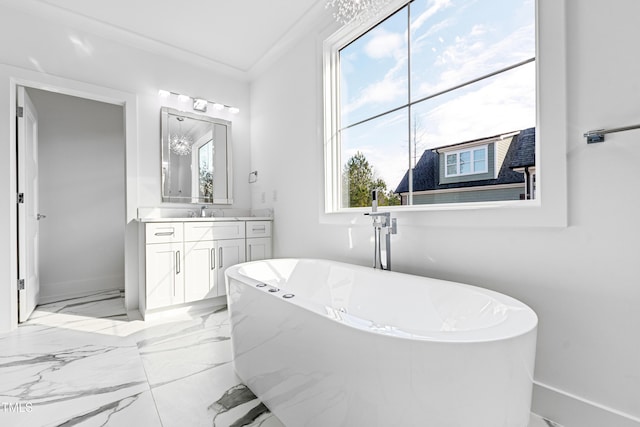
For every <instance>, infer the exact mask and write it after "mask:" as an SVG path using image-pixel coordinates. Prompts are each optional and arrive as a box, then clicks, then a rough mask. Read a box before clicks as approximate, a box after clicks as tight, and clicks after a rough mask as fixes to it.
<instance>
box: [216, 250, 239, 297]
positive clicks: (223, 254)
mask: <svg viewBox="0 0 640 427" xmlns="http://www.w3.org/2000/svg"><path fill="white" fill-rule="evenodd" d="M216 245H217V246H218V274H217V276H216V290H217V294H216V295H218V296H220V295H226V294H227V289H226V286H225V277H224V272H225V270H226V269H227V267H231V266H232V265H236V264H240V263H241V262H244V261H245V247H244V239H229V240H218V241H217V243H216Z"/></svg>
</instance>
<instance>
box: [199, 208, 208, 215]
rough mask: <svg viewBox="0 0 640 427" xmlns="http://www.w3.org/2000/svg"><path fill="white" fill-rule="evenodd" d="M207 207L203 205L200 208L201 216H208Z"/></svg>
mask: <svg viewBox="0 0 640 427" xmlns="http://www.w3.org/2000/svg"><path fill="white" fill-rule="evenodd" d="M205 209H207V207H206V206H202V207H201V208H200V216H201V217H202V218H204V217H205V216H207V213H206V212H205Z"/></svg>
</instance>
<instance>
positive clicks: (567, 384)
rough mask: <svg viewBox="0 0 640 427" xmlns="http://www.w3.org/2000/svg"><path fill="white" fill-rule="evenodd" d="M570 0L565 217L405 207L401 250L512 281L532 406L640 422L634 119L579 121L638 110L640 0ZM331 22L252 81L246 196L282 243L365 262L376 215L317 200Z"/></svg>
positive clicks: (290, 252)
mask: <svg viewBox="0 0 640 427" xmlns="http://www.w3.org/2000/svg"><path fill="white" fill-rule="evenodd" d="M545 1H557V0H545ZM566 6H567V7H566V15H567V23H566V36H567V43H568V45H567V52H568V57H567V61H568V62H567V76H566V77H567V81H568V87H567V88H566V90H567V96H568V120H567V121H566V123H564V128H565V129H566V135H568V137H567V141H566V144H567V178H568V182H567V186H568V188H567V190H568V200H567V204H568V212H569V215H568V224H569V225H568V227H562V228H542V227H477V226H466V227H436V226H429V225H424V226H418V225H408V224H409V223H412V224H416V223H417V221H415V218H416V216H420V217H421V219H420V222H422V223H424V224H428V223H429V218H430V215H431V213H430V212H423V213H421V214H413V215H411V216H410V215H409V214H401V213H399V214H397V217H398V234H397V235H395V236H393V238H392V247H393V263H394V266H395V269H396V270H398V271H403V272H409V273H415V274H419V275H425V276H432V277H438V278H445V279H451V280H455V281H461V282H466V283H470V284H474V285H480V286H484V287H487V288H491V289H494V290H497V291H500V292H504V293H506V294H509V295H512V296H514V297H516V298H519V299H520V300H522V301H524V302H525V303H527V304H529V305H530V306H531V307H532V308H533V309H534V310H535V311H536V312H537V314H538V316H539V333H538V351H537V363H536V372H535V380H536V382H537V386H536V389H535V397H534V410H535V411H536V412H538V413H540V414H541V415H544V416H547V417H549V418H550V419H553V420H556V421H558V422H560V423H563V424H565V426H566V427H591V426H593V427H596V426H598V427H599V426H604V425H607V426H616V427H623V426H625V427H626V426H635V427H638V426H640V339H638V337H640V309H639V305H640V285H639V283H640V282H639V280H638V273H639V270H638V261H639V259H638V258H639V255H640V249H638V238H639V236H640V221H639V215H640V192H639V191H638V190H637V180H638V177H637V173H636V167H637V166H636V165H637V163H638V160H639V159H640V141H639V139H640V131H630V132H625V133H619V134H614V135H609V136H607V141H606V142H605V143H604V144H601V145H591V146H588V145H587V144H586V143H585V139H584V138H583V137H582V134H583V133H584V132H585V131H588V130H591V129H594V128H596V129H597V128H599V127H617V126H625V125H631V124H635V123H638V122H640V102H639V101H638V100H639V98H638V94H640V90H639V89H640V77H638V76H640V59H639V57H638V55H635V54H634V52H636V51H637V41H638V40H639V39H640V26H638V25H637V16H639V15H640V2H637V1H635V0H619V1H617V2H614V4H612V3H611V2H609V1H608V0H591V1H589V2H584V1H580V0H567V1H566ZM323 25H326V22H325V23H323V24H319V25H318V27H317V28H316V31H313V29H310V30H309V34H308V35H307V37H306V38H305V39H304V40H302V41H301V42H300V43H298V44H297V46H295V47H293V48H292V49H290V50H289V52H288V53H286V54H285V56H284V57H283V58H281V59H280V61H279V62H278V63H277V64H275V65H273V66H272V67H271V68H270V69H269V70H268V71H266V72H265V73H264V74H262V75H261V76H259V77H258V78H257V79H255V81H253V82H252V86H251V108H252V113H251V114H252V122H251V132H252V135H253V136H254V137H253V138H252V169H254V170H258V171H259V181H258V183H256V184H253V186H252V200H253V203H254V207H255V208H260V207H273V208H274V210H275V230H276V231H275V242H274V250H275V255H276V256H278V257H287V256H292V257H326V258H330V259H336V260H344V261H352V262H355V263H358V264H363V265H369V264H370V263H371V252H372V244H371V235H372V230H371V227H370V224H369V223H368V222H364V221H362V220H361V219H360V218H359V216H356V215H353V216H352V217H348V218H342V219H340V220H335V221H327V220H326V216H324V215H323V214H322V211H323V209H324V205H323V204H324V200H323V136H322V113H321V109H322V98H321V93H322V91H321V90H322V80H321V79H322V67H321V62H320V55H321V48H320V40H321V38H322V37H323V35H326V31H325V30H324V29H323ZM542 30H543V31H544V28H543V29H542ZM560 42H561V41H560ZM551 79H552V80H553V76H552V77H551ZM542 84H543V85H546V84H552V83H550V82H542ZM544 89H545V88H544V87H542V88H541V90H544ZM548 89H549V88H548V87H547V90H548ZM546 99H547V100H548V101H547V102H549V103H553V102H554V99H553V96H551V97H548V98H546ZM551 107H552V106H551V105H550V104H547V105H541V106H540V108H541V109H543V110H545V111H546V110H547V109H549V108H551ZM552 137H553V138H557V143H559V144H562V143H564V142H565V141H563V139H564V138H565V135H564V134H562V133H561V134H558V135H553V136H552ZM547 141H551V143H555V142H553V141H552V138H549V137H548V138H547ZM541 173H544V166H542V167H541ZM557 185H565V184H564V183H563V182H559V183H557ZM274 192H276V194H277V200H275V201H274V200H273V197H272V195H273V194H274ZM263 194H264V202H263V201H262V200H263ZM469 215H473V214H472V213H470V214H469ZM470 218H472V216H470ZM410 219H411V220H410ZM329 222H333V223H334V224H330V223H329Z"/></svg>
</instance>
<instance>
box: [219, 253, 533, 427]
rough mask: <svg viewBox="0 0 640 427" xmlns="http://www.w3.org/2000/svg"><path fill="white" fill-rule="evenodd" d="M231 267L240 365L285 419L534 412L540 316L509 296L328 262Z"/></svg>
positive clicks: (306, 421) (508, 424) (313, 422)
mask: <svg viewBox="0 0 640 427" xmlns="http://www.w3.org/2000/svg"><path fill="white" fill-rule="evenodd" d="M226 274H227V287H228V289H227V292H228V302H229V311H230V318H231V328H232V348H233V356H234V362H233V363H234V367H235V370H236V372H237V374H238V376H239V377H240V378H241V379H242V380H243V381H244V383H245V384H247V386H248V387H249V388H250V389H251V390H252V391H253V392H254V393H255V394H256V395H257V396H258V397H259V398H260V400H261V401H262V402H264V403H265V404H266V405H267V407H269V409H271V411H272V412H273V413H275V414H276V416H278V418H279V419H280V420H282V422H283V423H284V424H285V425H287V426H292V427H297V426H318V427H320V426H322V427H326V426H332V427H337V426H367V427H373V426H380V427H382V426H384V427H388V426H403V427H405V426H425V425H429V426H438V427H448V426H452V427H453V426H456V427H526V426H527V424H528V422H529V415H530V414H529V411H530V404H531V392H532V378H533V366H534V357H535V345H536V327H537V317H536V315H535V313H534V312H533V311H532V310H531V309H530V308H529V307H527V306H526V305H524V304H522V303H521V302H519V301H517V300H515V299H513V298H511V297H508V296H505V295H503V294H499V293H496V292H492V291H489V290H486V289H482V288H477V287H473V286H469V285H464V284H459V283H453V282H446V281H441V280H435V279H429V278H423V277H417V276H411V275H406V274H401V273H395V272H389V271H381V270H373V269H371V268H368V267H360V266H354V265H349V264H343V263H337V262H332V261H323V260H306V259H305V260H299V259H279V260H265V261H258V262H252V263H245V264H240V265H237V266H234V267H231V268H229V269H227V273H226ZM291 295H294V296H293V297H290V296H291ZM287 297H288V298H287Z"/></svg>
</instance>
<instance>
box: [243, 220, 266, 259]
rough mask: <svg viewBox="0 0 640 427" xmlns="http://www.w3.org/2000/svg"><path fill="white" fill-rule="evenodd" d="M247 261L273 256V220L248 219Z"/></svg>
mask: <svg viewBox="0 0 640 427" xmlns="http://www.w3.org/2000/svg"><path fill="white" fill-rule="evenodd" d="M246 233H247V248H246V252H247V261H259V260H261V259H268V258H271V256H272V255H271V246H272V241H271V221H247V224H246Z"/></svg>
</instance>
